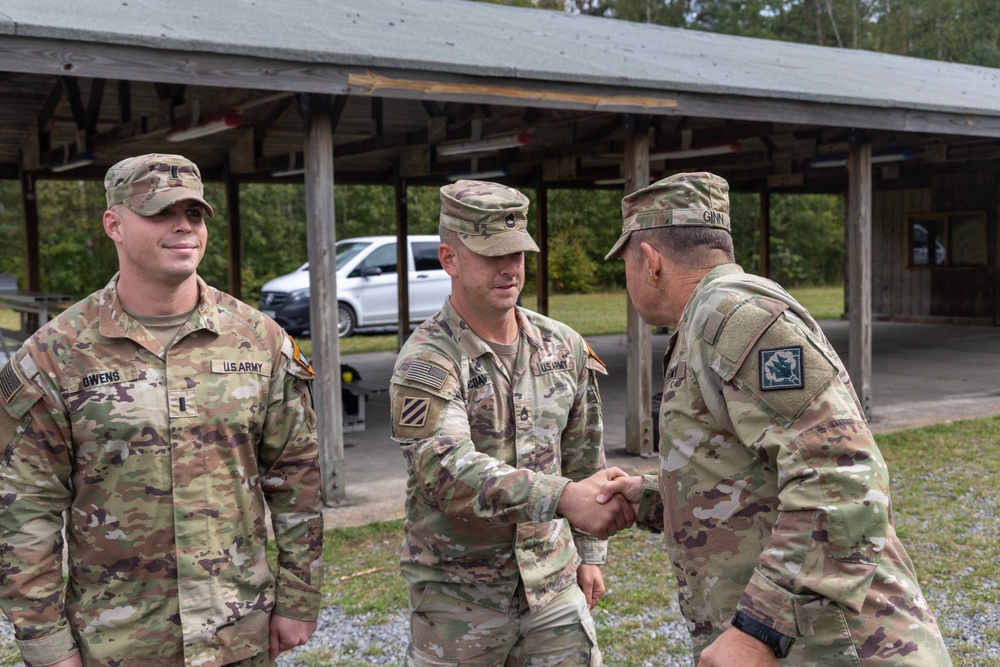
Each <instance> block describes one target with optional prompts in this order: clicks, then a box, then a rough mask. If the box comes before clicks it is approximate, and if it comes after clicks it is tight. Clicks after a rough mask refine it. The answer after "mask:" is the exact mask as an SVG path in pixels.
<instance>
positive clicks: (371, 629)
mask: <svg viewBox="0 0 1000 667" xmlns="http://www.w3.org/2000/svg"><path fill="white" fill-rule="evenodd" d="M984 583H986V585H988V586H996V585H997V584H996V583H993V582H984ZM929 602H930V604H931V608H932V609H934V611H935V613H936V614H937V616H938V619H940V621H941V624H942V626H944V628H945V629H946V630H947V631H948V632H958V633H959V635H960V636H959V639H957V640H948V642H947V643H948V645H949V646H950V645H952V644H955V643H960V644H963V645H965V646H977V647H980V653H979V655H980V657H982V658H992V659H996V658H1000V642H997V641H991V640H989V639H987V633H988V632H990V631H992V632H993V633H995V630H996V628H998V627H1000V610H997V609H991V610H989V611H987V612H985V613H971V614H970V613H968V612H969V607H968V604H967V603H966V601H965V600H964V599H962V596H959V597H958V598H957V599H948V600H945V599H931V600H929ZM597 620H598V635H599V634H600V628H601V627H610V626H614V625H617V624H618V623H621V622H622V621H623V620H624V619H623V618H622V617H617V616H615V615H612V614H609V613H607V612H599V616H598V619H597ZM641 620H642V627H647V628H649V629H648V630H647V633H648V634H649V635H650V636H652V637H662V638H663V639H664V642H665V643H669V644H673V645H676V644H679V643H687V631H686V630H685V628H684V625H683V623H681V622H679V621H674V622H670V623H662V622H661V620H660V615H659V614H658V613H655V612H652V611H651V612H648V613H647V614H644V615H643V618H642V619H641ZM406 634H407V614H406V613H403V612H401V613H398V614H393V615H391V616H389V617H385V616H384V615H381V614H358V615H355V616H348V615H346V614H344V613H342V612H341V611H340V609H338V608H337V607H327V608H325V609H324V610H323V612H322V613H321V614H320V618H319V628H318V629H317V631H316V634H315V635H313V638H312V639H310V640H309V643H308V644H306V645H305V646H301V647H299V648H296V649H293V650H291V651H288V652H287V653H284V654H282V655H281V656H279V658H278V661H277V664H278V667H315V666H316V665H317V664H320V665H321V664H323V661H322V658H320V657H319V656H317V654H316V652H317V651H319V650H323V653H324V654H325V655H326V656H329V657H336V658H340V659H352V658H353V659H354V661H355V662H356V664H364V665H373V666H379V665H385V666H389V665H401V664H402V661H403V655H404V653H405V651H406ZM13 636H14V634H13V631H12V629H11V626H10V623H8V622H7V619H6V618H2V617H0V641H2V642H3V643H7V642H8V641H11V640H12V639H13ZM308 654H312V657H309V656H308ZM8 664H9V665H11V667H19V666H20V665H21V663H8ZM609 664H610V663H609ZM690 665H691V661H690V659H689V658H688V656H686V655H672V654H668V653H664V654H663V655H662V656H658V657H657V659H656V660H655V661H648V662H646V663H644V664H643V665H641V666H639V665H636V666H634V667H690ZM627 667H633V666H627Z"/></svg>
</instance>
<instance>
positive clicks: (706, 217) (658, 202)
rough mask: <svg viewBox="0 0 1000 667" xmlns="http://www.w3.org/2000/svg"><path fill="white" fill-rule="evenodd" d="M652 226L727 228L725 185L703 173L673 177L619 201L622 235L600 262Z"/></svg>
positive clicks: (727, 229)
mask: <svg viewBox="0 0 1000 667" xmlns="http://www.w3.org/2000/svg"><path fill="white" fill-rule="evenodd" d="M654 227H718V228H719V229H725V230H726V231H727V232H728V231H730V227H729V183H727V182H726V179H724V178H722V177H721V176H716V175H715V174H710V173H708V172H707V171H699V172H693V173H685V174H674V175H673V176H668V177H666V178H664V179H661V180H659V181H657V182H656V183H653V184H652V185H650V186H649V187H645V188H643V189H642V190H637V191H635V192H633V193H632V194H630V195H627V196H626V197H625V198H624V199H622V235H621V236H619V237H618V241H617V242H616V243H615V245H614V247H613V248H611V252H609V253H608V254H607V255H606V256H605V257H604V259H611V258H612V257H617V256H618V255H619V254H620V253H621V251H622V247H623V246H624V245H625V242H626V241H628V237H629V234H631V233H632V232H634V231H635V230H637V229H653V228H654Z"/></svg>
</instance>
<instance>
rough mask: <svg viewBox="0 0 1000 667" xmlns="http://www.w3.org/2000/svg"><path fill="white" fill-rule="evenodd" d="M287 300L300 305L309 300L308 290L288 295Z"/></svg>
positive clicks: (296, 291)
mask: <svg viewBox="0 0 1000 667" xmlns="http://www.w3.org/2000/svg"><path fill="white" fill-rule="evenodd" d="M288 300H289V301H291V302H292V303H301V302H303V301H308V300H309V288H308V287H307V288H305V289H300V290H295V291H294V292H292V293H291V294H290V295H288Z"/></svg>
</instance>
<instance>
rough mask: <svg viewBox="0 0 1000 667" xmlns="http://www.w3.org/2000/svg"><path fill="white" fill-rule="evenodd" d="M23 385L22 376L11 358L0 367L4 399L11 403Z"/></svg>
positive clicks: (0, 387) (0, 383) (0, 385)
mask: <svg viewBox="0 0 1000 667" xmlns="http://www.w3.org/2000/svg"><path fill="white" fill-rule="evenodd" d="M21 385H22V382H21V378H20V377H19V376H18V374H17V371H15V370H14V360H13V359H11V360H9V361H8V362H7V363H6V364H4V366H3V368H0V395H2V396H3V400H4V401H6V402H7V403H10V401H11V399H13V398H14V395H15V394H17V391H18V390H19V389H20V388H21Z"/></svg>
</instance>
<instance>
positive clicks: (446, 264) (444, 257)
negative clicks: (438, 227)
mask: <svg viewBox="0 0 1000 667" xmlns="http://www.w3.org/2000/svg"><path fill="white" fill-rule="evenodd" d="M457 258H458V250H456V249H455V248H453V247H452V246H451V244H448V243H442V244H441V245H439V246H438V259H439V260H440V261H441V268H442V269H444V270H445V273H447V274H448V275H449V276H451V277H452V278H454V277H456V276H457V275H458V267H457V266H456V261H455V260H456V259H457Z"/></svg>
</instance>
